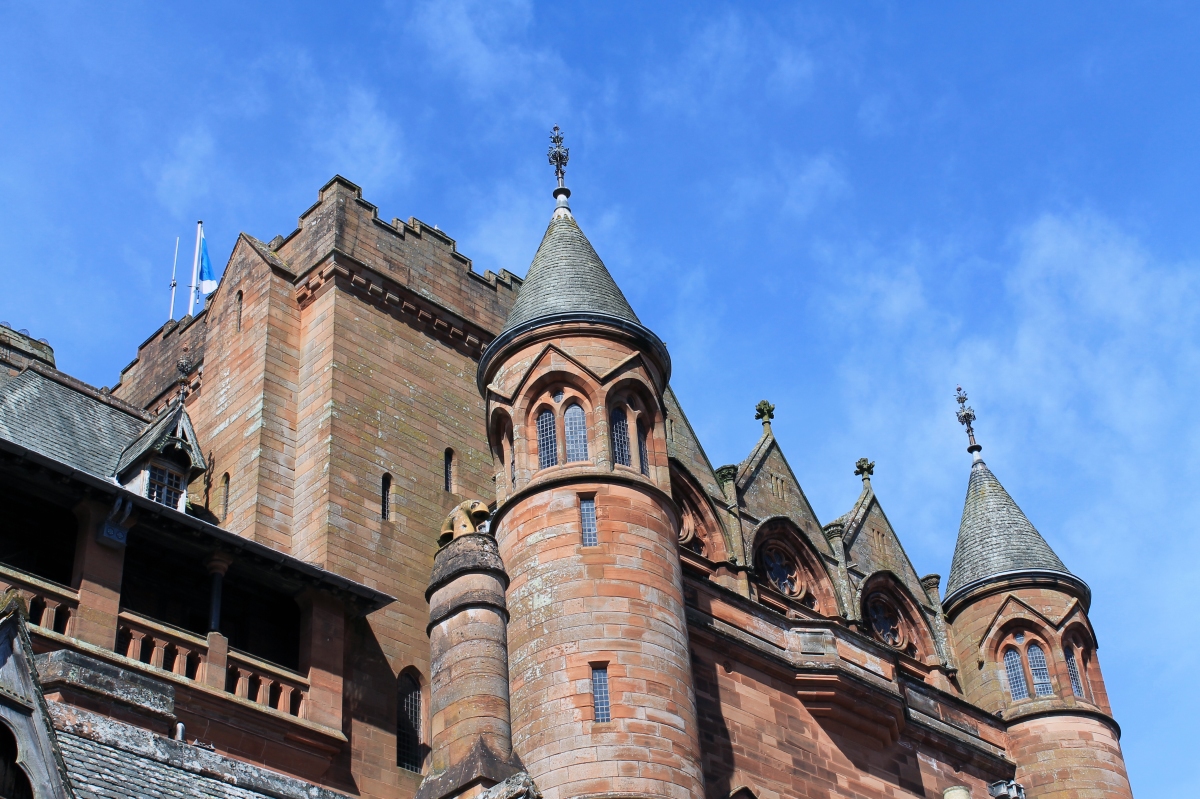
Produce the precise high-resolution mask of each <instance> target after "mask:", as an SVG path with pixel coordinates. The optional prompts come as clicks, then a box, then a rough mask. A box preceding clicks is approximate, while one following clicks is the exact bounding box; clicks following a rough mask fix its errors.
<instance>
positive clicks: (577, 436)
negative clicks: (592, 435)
mask: <svg viewBox="0 0 1200 799" xmlns="http://www.w3.org/2000/svg"><path fill="white" fill-rule="evenodd" d="M563 424H564V426H565V427H566V428H567V430H566V432H567V463H574V462H575V461H586V460H587V459H588V445H587V419H586V418H585V416H584V413H583V408H581V407H579V406H578V405H571V406H570V407H568V408H567V412H566V413H565V414H563Z"/></svg>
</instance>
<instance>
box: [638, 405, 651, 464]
mask: <svg viewBox="0 0 1200 799" xmlns="http://www.w3.org/2000/svg"><path fill="white" fill-rule="evenodd" d="M637 437H638V469H639V470H640V471H641V473H642V474H644V475H646V476H647V477H649V476H650V455H649V453H648V452H646V445H647V439H648V436H647V435H646V425H645V424H643V423H642V420H641V419H638V420H637Z"/></svg>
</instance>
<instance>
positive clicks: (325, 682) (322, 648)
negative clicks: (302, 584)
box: [300, 589, 346, 730]
mask: <svg viewBox="0 0 1200 799" xmlns="http://www.w3.org/2000/svg"><path fill="white" fill-rule="evenodd" d="M300 605H301V608H302V609H303V611H304V616H303V622H302V627H301V630H300V671H301V672H304V673H306V674H307V675H308V686H309V687H308V699H307V701H305V703H304V717H305V718H307V719H308V720H309V721H312V722H316V723H317V724H322V725H324V726H326V727H332V728H333V729H335V730H340V729H341V728H342V681H343V663H344V658H345V638H346V615H345V609H344V608H343V606H342V603H341V602H340V601H339V600H338V599H337V598H336V597H333V596H330V595H329V594H328V593H326V592H324V591H318V590H316V589H311V590H309V591H307V592H306V593H305V594H304V595H303V596H301V598H300Z"/></svg>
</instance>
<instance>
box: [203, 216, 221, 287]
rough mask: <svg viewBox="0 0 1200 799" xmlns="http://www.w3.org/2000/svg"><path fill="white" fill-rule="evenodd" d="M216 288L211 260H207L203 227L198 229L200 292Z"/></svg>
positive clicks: (206, 246)
mask: <svg viewBox="0 0 1200 799" xmlns="http://www.w3.org/2000/svg"><path fill="white" fill-rule="evenodd" d="M216 290H217V278H216V275H214V274H213V268H212V261H210V260H208V240H207V239H205V238H204V229H203V228H201V229H200V293H201V294H204V295H208V294H212V293H213V292H214V291H216Z"/></svg>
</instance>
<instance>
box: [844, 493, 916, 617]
mask: <svg viewBox="0 0 1200 799" xmlns="http://www.w3.org/2000/svg"><path fill="white" fill-rule="evenodd" d="M837 521H838V522H839V523H841V524H843V525H844V527H845V532H844V534H843V540H844V541H845V542H846V554H847V557H848V560H849V562H848V564H847V568H848V569H849V571H850V573H851V575H852V576H853V577H855V578H856V579H858V580H863V579H866V578H867V577H870V576H871V575H872V574H876V573H878V572H891V573H892V574H894V575H896V577H897V578H899V580H900V581H901V582H902V583H903V584H904V587H905V588H907V589H908V590H909V591H910V592H911V593H912V595H913V596H915V597H917V599H918V600H920V601H921V602H923V603H925V604H927V605H928V604H929V603H930V598H929V597H928V595H927V594H926V593H925V588H924V587H923V586H922V585H921V579H920V578H919V577H918V576H917V572H916V569H914V568H913V565H912V561H911V560H909V558H908V553H907V552H905V551H904V546H903V545H902V544H901V543H900V537H899V536H898V535H897V534H896V530H895V528H894V527H892V523H891V521H889V520H888V517H887V514H886V513H884V511H883V506H882V505H881V504H880V503H879V497H877V496H876V495H875V489H874V488H873V487H872V486H871V481H870V480H869V479H867V480H864V481H863V490H862V493H861V494H859V496H858V500H857V501H855V503H854V507H852V508H851V509H850V510H849V511H848V512H847V513H846V514H845V515H844V516H841V517H840V518H838V519H837Z"/></svg>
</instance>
